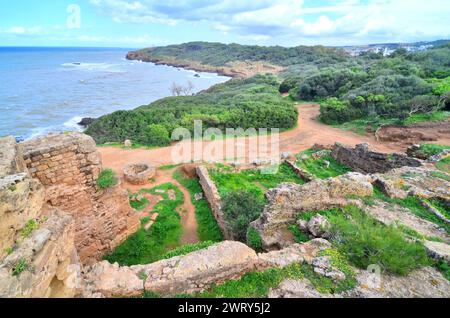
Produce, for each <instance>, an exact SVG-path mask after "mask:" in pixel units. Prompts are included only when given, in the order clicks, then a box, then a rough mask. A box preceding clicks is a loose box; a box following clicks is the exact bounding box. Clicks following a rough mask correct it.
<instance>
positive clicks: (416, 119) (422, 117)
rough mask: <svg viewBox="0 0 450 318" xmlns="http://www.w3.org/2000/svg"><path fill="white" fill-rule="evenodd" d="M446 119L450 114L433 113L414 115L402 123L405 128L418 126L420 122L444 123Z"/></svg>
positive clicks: (444, 112)
mask: <svg viewBox="0 0 450 318" xmlns="http://www.w3.org/2000/svg"><path fill="white" fill-rule="evenodd" d="M448 118H450V112H446V111H438V112H434V113H430V114H414V115H412V116H411V117H409V118H408V119H406V120H405V121H404V122H403V124H404V125H406V126H411V125H414V124H419V123H422V122H429V121H434V122H440V121H445V120H447V119H448Z"/></svg>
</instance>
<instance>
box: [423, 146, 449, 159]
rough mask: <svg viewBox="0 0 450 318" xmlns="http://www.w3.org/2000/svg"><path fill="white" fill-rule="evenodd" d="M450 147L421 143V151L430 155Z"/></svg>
mask: <svg viewBox="0 0 450 318" xmlns="http://www.w3.org/2000/svg"><path fill="white" fill-rule="evenodd" d="M448 149H450V147H449V146H443V145H436V144H422V145H420V149H419V150H420V151H421V152H423V153H424V154H426V155H428V156H434V155H438V154H440V153H441V152H443V151H445V150H448Z"/></svg>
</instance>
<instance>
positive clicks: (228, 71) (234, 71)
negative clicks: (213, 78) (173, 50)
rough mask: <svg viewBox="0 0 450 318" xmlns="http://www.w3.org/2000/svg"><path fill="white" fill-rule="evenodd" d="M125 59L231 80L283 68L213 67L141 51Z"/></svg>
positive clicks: (261, 65)
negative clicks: (225, 77)
mask: <svg viewBox="0 0 450 318" xmlns="http://www.w3.org/2000/svg"><path fill="white" fill-rule="evenodd" d="M126 59H127V60H130V61H142V62H145V63H153V64H155V65H165V66H172V67H176V68H182V69H185V70H190V71H196V72H205V73H215V74H217V75H220V76H227V77H231V78H249V77H253V76H255V75H258V74H263V73H271V74H279V73H280V72H282V71H283V70H284V67H282V66H279V65H273V64H269V63H264V62H261V61H259V62H250V61H240V62H238V61H236V62H233V63H228V64H227V65H226V66H213V65H209V64H202V63H201V62H197V61H190V60H177V59H175V58H172V57H168V56H167V57H161V58H156V57H151V56H149V55H148V54H146V53H144V52H142V51H130V52H128V54H127V56H126Z"/></svg>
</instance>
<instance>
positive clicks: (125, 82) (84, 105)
mask: <svg viewBox="0 0 450 318" xmlns="http://www.w3.org/2000/svg"><path fill="white" fill-rule="evenodd" d="M128 51H129V50H128V49H103V48H101V49H96V48H2V47H0V137H1V136H6V135H13V136H16V137H19V138H24V139H28V138H34V137H37V136H40V135H44V134H47V133H49V132H61V131H73V130H78V131H80V130H82V127H80V126H78V124H77V123H78V122H79V121H80V120H81V119H82V118H83V117H93V118H97V117H99V116H102V115H105V114H108V113H111V112H114V111H116V110H129V109H134V108H136V107H138V106H141V105H145V104H149V103H151V102H153V101H155V100H158V99H160V98H163V97H167V96H170V87H171V85H172V84H173V83H177V84H181V85H186V84H187V83H188V82H189V81H191V82H192V83H193V84H194V87H195V88H194V90H195V92H198V91H201V90H204V89H207V88H208V87H210V86H212V85H214V84H217V83H222V82H225V81H227V80H228V79H229V78H227V77H224V76H219V75H216V74H210V73H198V74H199V75H200V77H197V76H195V75H196V72H194V71H187V70H183V69H177V68H174V67H168V66H157V65H154V64H152V63H142V62H137V61H128V60H126V59H125V56H126V54H127V52H128Z"/></svg>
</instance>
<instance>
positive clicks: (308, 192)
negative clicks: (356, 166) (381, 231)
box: [251, 172, 373, 250]
mask: <svg viewBox="0 0 450 318" xmlns="http://www.w3.org/2000/svg"><path fill="white" fill-rule="evenodd" d="M371 181H372V179H371V177H369V176H365V175H362V174H360V173H355V172H353V173H348V174H346V175H343V176H339V177H336V178H330V179H326V180H314V181H311V182H309V183H307V184H305V185H298V184H288V183H286V184H282V185H280V186H279V187H277V188H275V189H271V190H269V191H268V192H267V193H266V197H267V198H268V200H269V204H268V205H267V206H266V207H265V208H264V212H263V213H262V215H261V217H260V218H259V219H258V220H256V221H255V222H253V223H252V224H251V225H252V226H253V228H255V229H256V230H257V231H258V233H259V234H260V235H261V239H262V242H263V248H264V249H266V250H273V249H278V248H280V247H281V248H282V247H285V246H287V245H289V244H292V241H291V240H290V239H289V231H288V226H289V225H290V224H294V223H295V221H296V219H297V216H298V214H299V213H301V212H308V211H320V210H327V209H331V208H335V207H343V206H346V205H348V204H349V203H350V202H351V200H349V199H348V197H350V196H362V197H364V196H371V195H372V194H373V187H372V184H371Z"/></svg>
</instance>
